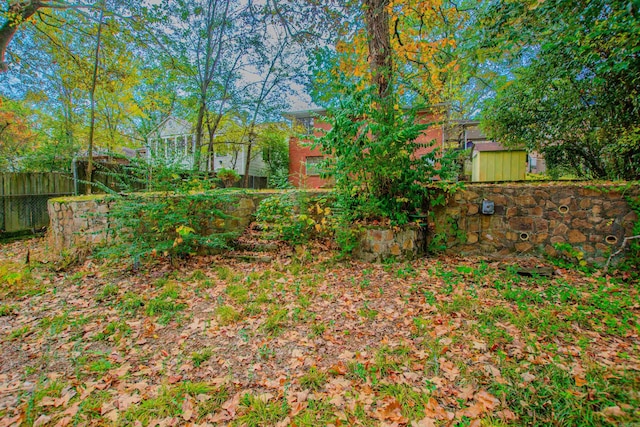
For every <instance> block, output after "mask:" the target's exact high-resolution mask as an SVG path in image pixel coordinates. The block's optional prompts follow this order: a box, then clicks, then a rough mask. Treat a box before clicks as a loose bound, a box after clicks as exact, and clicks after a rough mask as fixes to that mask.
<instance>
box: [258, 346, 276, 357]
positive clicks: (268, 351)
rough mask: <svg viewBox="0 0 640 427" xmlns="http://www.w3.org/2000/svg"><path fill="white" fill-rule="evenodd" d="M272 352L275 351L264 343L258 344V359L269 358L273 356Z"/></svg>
mask: <svg viewBox="0 0 640 427" xmlns="http://www.w3.org/2000/svg"><path fill="white" fill-rule="evenodd" d="M274 353H275V352H274V351H273V349H272V348H270V347H269V346H268V345H266V344H263V345H262V346H260V348H258V357H259V358H260V359H264V360H267V359H270V358H271V357H273V355H274Z"/></svg>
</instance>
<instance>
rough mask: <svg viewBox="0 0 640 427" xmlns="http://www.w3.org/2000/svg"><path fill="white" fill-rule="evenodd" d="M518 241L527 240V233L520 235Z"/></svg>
mask: <svg viewBox="0 0 640 427" xmlns="http://www.w3.org/2000/svg"><path fill="white" fill-rule="evenodd" d="M520 240H522V241H525V242H526V241H527V240H529V233H520Z"/></svg>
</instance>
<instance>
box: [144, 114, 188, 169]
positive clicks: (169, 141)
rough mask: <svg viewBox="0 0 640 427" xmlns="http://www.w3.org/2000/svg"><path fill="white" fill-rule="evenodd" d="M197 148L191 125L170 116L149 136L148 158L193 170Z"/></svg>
mask: <svg viewBox="0 0 640 427" xmlns="http://www.w3.org/2000/svg"><path fill="white" fill-rule="evenodd" d="M195 146H196V136H195V133H194V132H193V127H192V126H191V124H190V123H189V122H187V121H186V120H182V119H179V118H177V117H173V116H168V117H167V118H166V119H164V120H163V121H162V122H160V124H159V125H158V126H156V127H155V129H153V130H152V131H151V132H149V134H148V135H147V158H148V159H149V160H150V161H154V162H159V163H163V164H166V165H167V166H175V167H178V168H181V169H193V159H194V153H195Z"/></svg>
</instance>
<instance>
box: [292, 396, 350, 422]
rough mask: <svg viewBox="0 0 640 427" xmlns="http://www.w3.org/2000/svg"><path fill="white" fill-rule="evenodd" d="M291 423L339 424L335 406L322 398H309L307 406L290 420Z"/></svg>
mask: <svg viewBox="0 0 640 427" xmlns="http://www.w3.org/2000/svg"><path fill="white" fill-rule="evenodd" d="M292 425H296V426H300V427H316V426H326V425H339V423H338V422H337V419H336V416H335V408H334V407H333V405H331V404H330V403H328V402H326V401H324V400H317V399H310V400H309V403H308V406H307V408H306V409H304V410H303V411H302V412H300V413H299V414H298V415H296V417H295V418H294V419H293V420H292Z"/></svg>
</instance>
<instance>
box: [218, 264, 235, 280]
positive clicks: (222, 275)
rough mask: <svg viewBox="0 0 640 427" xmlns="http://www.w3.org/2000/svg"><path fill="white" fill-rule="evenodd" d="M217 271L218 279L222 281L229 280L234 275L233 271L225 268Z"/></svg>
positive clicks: (219, 267)
mask: <svg viewBox="0 0 640 427" xmlns="http://www.w3.org/2000/svg"><path fill="white" fill-rule="evenodd" d="M215 270H216V274H217V275H218V279H220V280H227V279H228V278H229V277H231V275H232V274H233V272H232V271H231V269H230V268H229V267H225V266H218V267H216V269H215Z"/></svg>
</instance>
